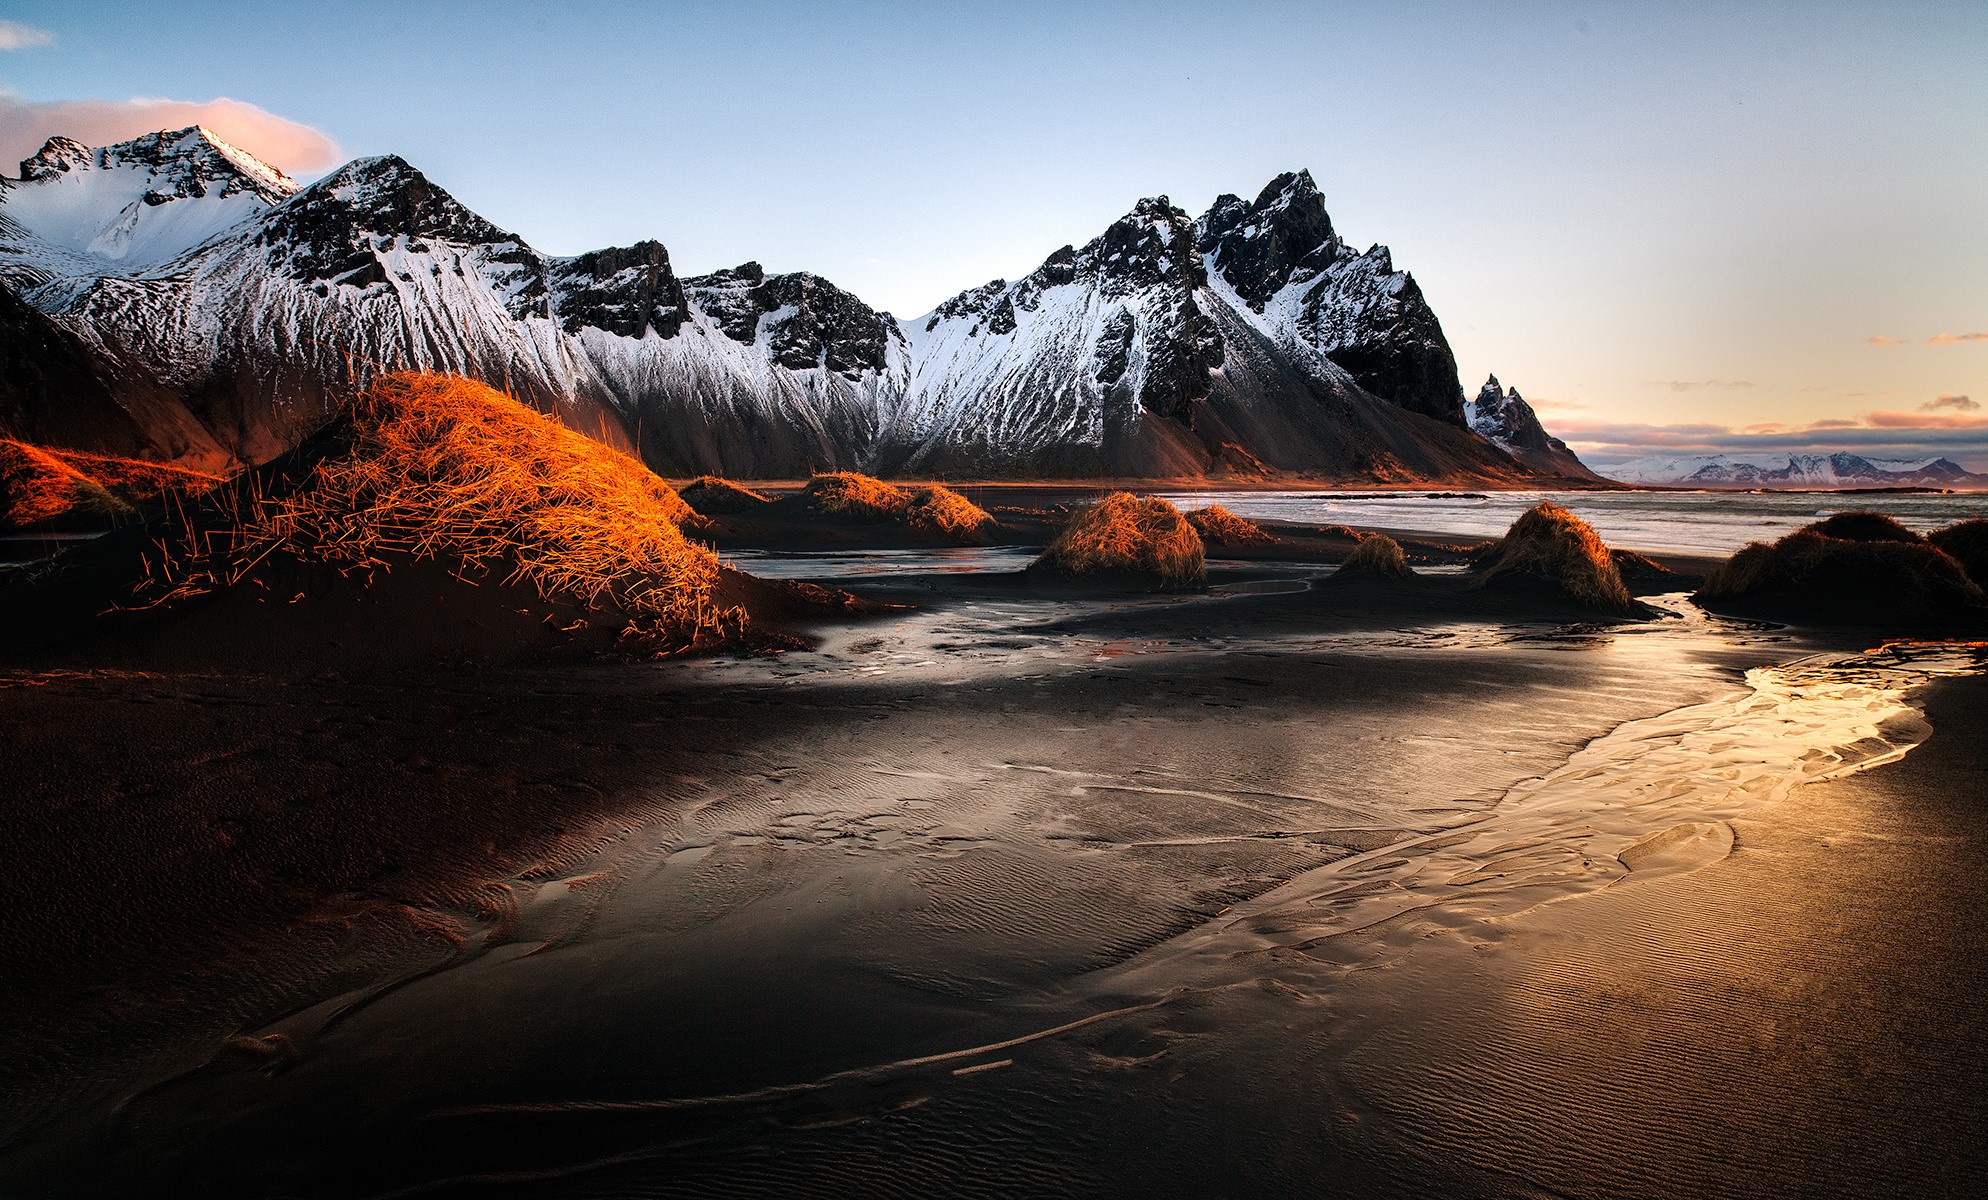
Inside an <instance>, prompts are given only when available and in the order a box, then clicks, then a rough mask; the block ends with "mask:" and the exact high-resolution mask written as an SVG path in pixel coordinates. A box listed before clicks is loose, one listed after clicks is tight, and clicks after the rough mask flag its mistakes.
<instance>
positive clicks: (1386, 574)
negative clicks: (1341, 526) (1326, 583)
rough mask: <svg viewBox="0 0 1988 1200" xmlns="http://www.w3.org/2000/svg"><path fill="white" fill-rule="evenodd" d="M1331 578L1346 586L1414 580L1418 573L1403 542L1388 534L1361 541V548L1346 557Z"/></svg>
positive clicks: (1371, 535) (1374, 534) (1367, 536)
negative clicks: (1368, 581)
mask: <svg viewBox="0 0 1988 1200" xmlns="http://www.w3.org/2000/svg"><path fill="white" fill-rule="evenodd" d="M1331 578H1332V579H1336V580H1341V581H1345V582H1351V581H1353V580H1357V579H1413V578H1415V571H1414V570H1413V569H1412V568H1411V567H1409V565H1408V555H1407V554H1406V553H1404V552H1403V551H1402V549H1401V543H1400V542H1397V541H1395V540H1394V539H1393V538H1391V537H1389V536H1387V535H1386V534H1384V533H1369V534H1366V535H1364V536H1362V537H1361V538H1360V544H1359V545H1357V546H1355V547H1353V553H1351V554H1349V555H1347V556H1346V561H1345V562H1342V563H1340V564H1339V569H1338V570H1337V571H1335V572H1333V573H1332V576H1331Z"/></svg>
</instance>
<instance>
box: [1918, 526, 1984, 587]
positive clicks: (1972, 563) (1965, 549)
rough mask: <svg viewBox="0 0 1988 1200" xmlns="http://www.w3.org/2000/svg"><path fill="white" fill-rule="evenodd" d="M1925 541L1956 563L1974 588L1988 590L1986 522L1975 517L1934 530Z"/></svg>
mask: <svg viewBox="0 0 1988 1200" xmlns="http://www.w3.org/2000/svg"><path fill="white" fill-rule="evenodd" d="M1926 540H1927V541H1929V542H1931V543H1932V544H1933V545H1935V546H1938V547H1939V548H1940V549H1941V550H1944V551H1945V552H1946V553H1947V555H1948V556H1949V557H1951V558H1952V559H1953V560H1954V561H1955V562H1958V563H1959V564H1960V566H1961V570H1963V571H1966V572H1967V577H1968V578H1969V579H1971V580H1973V581H1974V586H1976V587H1979V588H1988V520H1985V519H1982V518H1979V517H1977V518H1975V519H1974V520H1972V521H1962V522H1960V523H1959V524H1958V525H1949V526H1947V527H1946V528H1945V529H1936V530H1934V531H1933V532H1931V533H1929V534H1927V535H1926Z"/></svg>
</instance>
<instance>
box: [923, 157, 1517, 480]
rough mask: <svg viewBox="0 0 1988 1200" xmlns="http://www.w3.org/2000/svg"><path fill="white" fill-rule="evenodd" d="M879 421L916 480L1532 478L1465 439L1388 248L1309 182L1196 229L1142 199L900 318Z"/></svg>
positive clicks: (1223, 204) (1444, 360)
mask: <svg viewBox="0 0 1988 1200" xmlns="http://www.w3.org/2000/svg"><path fill="white" fill-rule="evenodd" d="M905 336H906V339H907V341H908V342H909V344H910V346H911V350H912V362H913V367H912V375H911V385H910V389H909V392H908V394H907V395H906V397H905V400H904V403H903V405H902V408H901V410H900V411H899V413H898V414H897V416H896V419H895V420H894V421H892V422H890V423H888V424H887V425H886V426H885V434H884V441H885V447H886V452H887V453H886V461H887V462H888V463H889V465H890V466H891V467H892V468H894V469H898V470H903V471H906V472H910V473H919V472H926V471H955V472H961V471H970V470H973V469H975V464H979V463H984V462H986V461H988V460H989V459H990V458H996V457H998V458H1001V459H1004V460H1005V461H1007V462H1009V463H1012V464H1013V468H1014V469H1015V470H1017V472H1018V473H1034V474H1105V475H1156V474H1157V475H1197V474H1202V473H1204V472H1207V471H1210V470H1229V471H1241V472H1249V471H1252V470H1257V469H1260V468H1262V467H1269V468H1273V469H1279V470H1286V471H1293V472H1303V473H1314V474H1324V475H1330V476H1336V477H1350V478H1370V479H1410V478H1446V477H1468V476H1475V477H1479V478H1509V477H1516V476H1521V475H1523V474H1525V473H1526V469H1525V468H1523V467H1521V466H1520V465H1519V464H1517V463H1515V462H1513V461H1512V460H1511V459H1510V457H1509V456H1507V455H1505V454H1504V453H1502V452H1500V451H1499V450H1498V449H1497V448H1496V447H1493V446H1491V445H1489V444H1488V443H1487V442H1485V441H1484V440H1483V439H1482V438H1479V437H1475V436H1472V435H1471V434H1470V432H1469V431H1468V430H1467V429H1465V428H1464V424H1463V416H1462V401H1461V393H1460V390H1459V388H1458V386H1457V381H1456V362H1455V359H1454V358H1453V357H1452V356H1451V354H1450V350H1449V346H1448V344H1447V343H1446V342H1445V341H1444V340H1443V336H1442V328H1441V326H1440V325H1439V324H1438V323H1437V321H1436V318H1435V314H1434V313H1433V312H1431V311H1430V310H1429V307H1428V305H1427V303H1426V302H1425V301H1424V300H1423V299H1422V295H1421V291H1420V289H1418V288H1417V287H1416V286H1415V283H1414V280H1413V279H1411V278H1410V277H1409V276H1407V275H1406V274H1404V273H1397V272H1394V271H1393V270H1392V269H1391V264H1390V263H1389V258H1388V252H1387V250H1386V248H1385V247H1378V246H1377V247H1374V248H1373V249H1371V250H1369V251H1367V252H1366V253H1365V254H1354V253H1353V252H1351V251H1350V250H1348V249H1347V247H1346V246H1345V244H1344V243H1343V242H1342V241H1341V240H1340V239H1339V238H1338V237H1337V235H1336V234H1334V233H1333V231H1332V225H1331V222H1330V220H1329V219H1328V218H1327V216H1326V213H1325V205H1324V201H1323V200H1322V198H1321V197H1320V196H1319V194H1318V191H1317V189H1316V188H1315V187H1314V186H1313V185H1312V180H1311V177H1310V176H1309V175H1308V174H1304V173H1300V174H1296V175H1283V176H1279V177H1278V178H1277V179H1276V180H1273V181H1272V182H1271V184H1270V185H1269V186H1268V187H1266V188H1265V189H1264V190H1263V192H1262V193H1261V194H1260V195H1259V196H1258V197H1257V199H1256V200H1255V201H1254V202H1253V203H1250V202H1244V201H1242V200H1240V199H1238V198H1237V197H1235V196H1223V197H1221V198H1220V199H1218V200H1217V201H1216V202H1215V205H1214V207H1212V208H1211V209H1210V210H1209V212H1208V213H1207V214H1206V215H1204V216H1203V217H1202V218H1201V219H1200V220H1198V221H1197V220H1192V219H1190V218H1189V217H1188V215H1187V214H1186V213H1185V212H1182V211H1181V210H1180V209H1178V208H1175V207H1174V206H1173V205H1172V204H1170V203H1169V202H1168V201H1167V199H1166V197H1164V196H1162V197H1157V198H1154V199H1148V200H1142V201H1140V202H1139V204H1138V205H1137V206H1136V207H1135V208H1134V209H1133V210H1132V211H1131V212H1130V213H1128V214H1126V215H1125V216H1124V217H1123V218H1121V219H1120V220H1119V221H1117V222H1116V223H1114V224H1113V225H1112V226H1111V227H1110V228H1109V229H1107V230H1106V231H1105V232H1104V233H1103V234H1102V235H1100V236H1099V237H1098V238H1096V239H1095V240H1093V241H1091V242H1090V243H1088V244H1087V245H1085V246H1083V247H1082V248H1081V249H1079V248H1077V247H1072V246H1065V247H1064V248H1062V249H1061V250H1058V251H1056V252H1055V253H1054V254H1052V255H1050V256H1049V258H1048V259H1046V260H1045V261H1044V262H1043V264H1042V265H1041V266H1040V267H1038V268H1036V270H1035V271H1034V272H1032V273H1031V274H1029V275H1028V276H1027V277H1025V278H1023V279H1019V280H1016V281H1014V282H1012V283H1010V282H1008V281H1006V280H999V279H997V280H995V281H993V282H992V283H989V284H987V285H985V286H983V287H979V288H975V289H973V290H971V291H967V292H962V293H960V294H959V295H958V296H955V297H953V298H952V299H951V300H948V301H947V302H946V303H944V304H942V305H940V306H939V307H938V308H937V309H936V310H934V311H933V312H931V313H928V314H926V315H925V316H923V317H919V318H917V319H915V320H912V321H907V322H906V323H905Z"/></svg>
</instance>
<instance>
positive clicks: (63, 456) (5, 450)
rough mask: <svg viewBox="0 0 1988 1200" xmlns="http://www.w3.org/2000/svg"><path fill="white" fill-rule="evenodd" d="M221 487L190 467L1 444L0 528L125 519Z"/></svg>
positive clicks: (9, 442) (8, 440)
mask: <svg viewBox="0 0 1988 1200" xmlns="http://www.w3.org/2000/svg"><path fill="white" fill-rule="evenodd" d="M218 482H220V481H219V479H218V478H217V477H215V476H213V475H208V474H205V473H203V472H200V471H190V470H188V469H186V468H184V467H173V466H167V465H165V464H163V463H151V462H143V461H140V460H138V459H135V458H114V457H111V456H109V455H103V454H84V453H82V452H81V451H77V450H58V449H54V448H52V447H47V446H31V445H29V444H28V443H26V442H17V441H14V440H12V439H11V438H0V528H11V529H21V528H26V527H28V526H32V525H39V524H42V523H44V522H48V521H57V520H61V519H62V518H64V517H69V516H88V517H92V518H99V519H102V518H118V517H125V516H129V515H130V514H131V513H132V511H133V508H134V506H135V505H136V504H138V503H143V502H148V501H153V500H159V499H162V498H164V497H167V496H172V495H191V494H193V493H196V492H202V491H205V490H207V489H208V488H210V487H213V486H214V485H215V484H216V483H218Z"/></svg>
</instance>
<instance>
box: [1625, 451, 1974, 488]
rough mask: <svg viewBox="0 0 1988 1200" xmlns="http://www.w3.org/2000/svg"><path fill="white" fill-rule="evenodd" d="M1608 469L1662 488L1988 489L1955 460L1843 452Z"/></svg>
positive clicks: (1689, 459)
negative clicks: (1904, 457) (1869, 456)
mask: <svg viewBox="0 0 1988 1200" xmlns="http://www.w3.org/2000/svg"><path fill="white" fill-rule="evenodd" d="M1602 470H1603V472H1604V473H1605V474H1606V475H1607V477H1608V478H1610V479H1616V480H1620V481H1622V482H1624V483H1637V484H1644V485H1649V486H1657V487H1691V488H1865V487H1942V488H1944V487H1958V488H1981V487H1988V475H1982V474H1976V473H1975V472H1972V471H1969V470H1967V468H1965V467H1963V466H1961V465H1960V464H1959V463H1956V462H1953V461H1952V460H1950V459H1945V458H1915V459H1892V458H1865V457H1863V456H1862V455H1857V454H1845V453H1840V452H1839V453H1836V454H1827V455H1824V454H1782V455H1773V456H1770V457H1765V458H1735V457H1732V456H1729V455H1723V454H1720V455H1692V456H1686V457H1681V458H1658V457H1652V458H1635V459H1630V460H1629V461H1627V462H1620V463H1616V464H1614V465H1612V466H1607V467H1603V468H1602Z"/></svg>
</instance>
